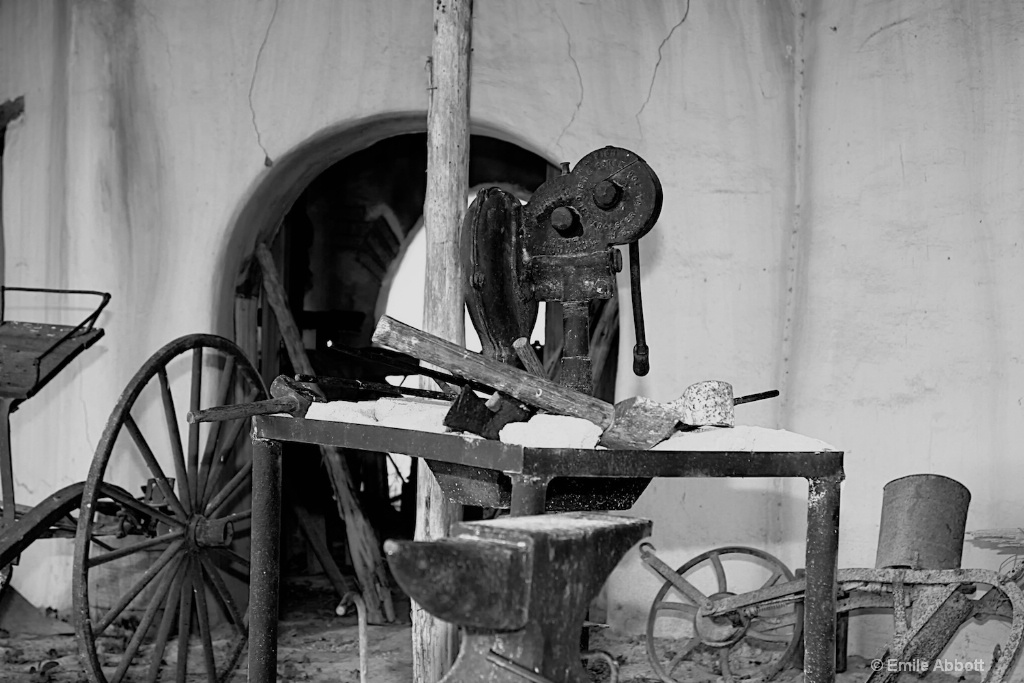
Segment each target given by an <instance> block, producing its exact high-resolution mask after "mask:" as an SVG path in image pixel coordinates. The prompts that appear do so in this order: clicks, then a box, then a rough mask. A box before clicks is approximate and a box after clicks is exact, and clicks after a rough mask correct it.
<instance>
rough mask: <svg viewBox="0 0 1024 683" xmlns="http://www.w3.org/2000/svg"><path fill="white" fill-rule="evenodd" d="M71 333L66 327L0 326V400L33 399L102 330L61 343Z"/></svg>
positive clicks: (101, 332)
mask: <svg viewBox="0 0 1024 683" xmlns="http://www.w3.org/2000/svg"><path fill="white" fill-rule="evenodd" d="M73 329H74V328H73V327H71V326H69V325H48V324H42V323H25V322H14V321H4V322H2V323H0V396H2V397H4V398H18V399H26V398H29V397H31V396H33V395H34V394H35V393H36V392H38V391H39V390H40V389H42V388H43V386H45V385H46V383H47V382H48V381H50V380H51V379H52V378H53V377H54V376H55V375H56V374H57V373H58V372H60V370H61V369H62V368H63V367H64V366H65V365H67V364H68V363H70V362H71V360H72V359H74V358H75V356H77V355H78V354H80V353H81V352H82V351H84V350H85V349H87V348H89V347H90V346H92V345H93V344H95V343H96V342H97V341H98V340H99V338H100V337H102V336H103V330H101V329H98V328H92V329H90V330H83V331H81V332H77V333H75V334H74V335H72V336H70V337H68V338H67V339H64V340H63V341H61V338H62V337H64V336H65V335H66V334H68V333H69V332H71V331H72V330H73ZM58 342H59V343H58Z"/></svg>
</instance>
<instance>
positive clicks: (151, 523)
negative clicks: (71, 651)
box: [74, 334, 266, 683]
mask: <svg viewBox="0 0 1024 683" xmlns="http://www.w3.org/2000/svg"><path fill="white" fill-rule="evenodd" d="M265 397H266V390H265V388H264V384H263V381H262V379H261V378H260V376H259V374H258V373H257V372H256V370H255V369H254V368H253V366H252V364H251V363H250V362H249V361H248V360H247V359H246V358H245V355H244V354H243V353H242V351H241V350H240V349H239V348H238V347H237V346H235V345H234V344H233V343H232V342H230V341H228V340H226V339H223V338H221V337H216V336H213V335H205V334H195V335H189V336H186V337H182V338H180V339H177V340H175V341H173V342H171V343H169V344H167V345H166V346H164V347H163V348H162V349H160V350H159V351H157V353H156V354H154V355H153V357H151V358H150V359H149V360H148V361H146V363H145V364H144V365H143V366H142V368H141V369H140V370H139V371H138V372H137V373H136V374H135V377H133V378H132V380H131V382H129V384H128V386H127V387H126V388H125V390H124V392H123V393H122V394H121V397H120V399H119V401H118V403H117V406H116V407H115V408H114V412H113V413H112V414H111V416H110V418H109V419H108V421H107V426H106V428H105V430H104V432H103V436H102V438H101V439H100V443H99V445H98V446H97V449H96V455H95V457H94V459H93V462H92V466H91V468H90V470H89V478H88V479H87V480H86V482H85V488H84V491H83V494H82V507H81V511H80V514H79V519H78V530H77V535H76V539H75V562H74V602H75V629H76V631H77V634H78V642H79V647H80V649H81V650H82V657H83V659H84V660H85V663H86V669H87V671H88V672H89V674H90V675H91V678H92V680H94V681H96V682H97V683H119V682H120V681H149V682H151V683H155V682H157V681H175V682H176V683H185V681H186V680H187V681H189V682H191V681H209V682H210V683H220V682H222V681H225V680H226V679H227V678H229V677H230V676H231V672H232V670H233V669H234V667H235V665H236V664H237V662H238V660H239V658H240V656H241V653H242V650H243V648H244V647H245V643H246V639H247V619H246V616H245V610H246V607H247V599H248V575H249V525H250V519H251V472H252V459H251V451H250V446H249V438H248V437H249V434H248V424H249V421H248V420H246V419H243V420H233V421H229V422H220V423H210V424H203V425H200V424H187V423H186V420H185V415H186V414H187V412H188V411H190V410H199V409H201V408H208V407H212V406H218V405H231V404H236V403H243V402H249V401H254V400H259V399H262V398H265ZM182 435H184V438H182Z"/></svg>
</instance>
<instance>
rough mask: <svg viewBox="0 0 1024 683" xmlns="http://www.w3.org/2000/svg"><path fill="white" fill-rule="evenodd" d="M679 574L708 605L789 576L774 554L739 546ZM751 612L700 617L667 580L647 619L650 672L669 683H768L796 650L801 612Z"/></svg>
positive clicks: (778, 607) (784, 607) (788, 606)
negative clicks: (751, 682) (707, 682)
mask: <svg viewBox="0 0 1024 683" xmlns="http://www.w3.org/2000/svg"><path fill="white" fill-rule="evenodd" d="M676 573H677V574H679V575H680V576H682V577H684V578H685V579H686V580H687V581H689V582H690V583H691V584H693V585H694V586H695V587H696V588H697V589H698V590H700V591H701V592H702V593H703V594H704V595H706V596H707V597H709V598H711V599H716V598H724V597H727V596H731V595H738V594H741V593H746V592H749V591H753V590H759V589H762V588H768V587H770V586H774V585H776V584H777V583H779V582H785V581H792V580H793V573H792V572H790V571H789V569H788V568H787V567H786V565H784V564H783V563H782V562H780V561H779V560H777V559H776V558H775V557H773V556H772V555H769V554H768V553H766V552H764V551H762V550H758V549H756V548H744V547H739V546H736V547H726V548H717V549H715V550H711V551H708V552H706V553H703V554H701V555H698V556H697V557H695V558H693V559H692V560H690V561H689V562H687V563H686V564H684V565H683V566H682V567H680V568H679V569H677V570H676ZM750 612H751V613H750V614H742V615H741V614H729V615H724V616H721V617H715V618H708V617H703V616H699V615H698V613H697V605H696V604H694V603H693V601H692V600H690V599H689V598H688V597H686V596H685V595H683V594H682V593H681V592H680V591H679V590H678V589H677V588H676V587H675V586H673V585H672V583H671V582H669V581H666V582H665V585H663V586H662V587H661V590H659V591H658V594H657V596H655V598H654V603H653V604H652V605H651V611H650V612H649V613H648V615H647V656H648V657H649V659H650V662H651V667H652V668H653V669H654V672H655V673H656V674H657V675H658V677H659V678H661V680H662V681H665V682H666V683H675V682H681V681H691V680H716V679H718V678H721V679H723V680H725V681H733V680H747V679H759V680H770V679H771V678H772V677H773V676H774V675H775V674H777V673H778V672H779V671H781V670H782V669H783V667H785V666H786V664H788V663H789V662H790V661H791V660H792V658H793V655H794V654H796V651H797V648H798V647H799V646H800V636H801V634H802V633H803V620H802V619H801V614H800V611H799V606H798V605H797V603H796V602H795V601H787V602H779V603H777V604H774V605H756V606H755V607H754V609H751V610H750Z"/></svg>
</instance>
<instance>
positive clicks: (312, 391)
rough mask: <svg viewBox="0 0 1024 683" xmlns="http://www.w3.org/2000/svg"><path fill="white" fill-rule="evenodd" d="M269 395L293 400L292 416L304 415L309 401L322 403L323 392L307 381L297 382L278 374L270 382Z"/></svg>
mask: <svg viewBox="0 0 1024 683" xmlns="http://www.w3.org/2000/svg"><path fill="white" fill-rule="evenodd" d="M270 395H271V396H273V397H274V398H288V399H292V400H294V401H295V406H296V408H295V409H294V410H292V411H290V412H291V414H292V415H293V416H294V417H305V415H306V411H307V410H309V406H310V404H311V403H314V402H316V403H323V402H324V400H325V399H324V398H323V392H321V391H320V389H319V387H317V386H316V385H315V384H311V383H309V382H297V381H295V380H294V379H292V378H291V377H288V376H287V375H278V376H277V377H276V378H274V381H273V382H271V384H270Z"/></svg>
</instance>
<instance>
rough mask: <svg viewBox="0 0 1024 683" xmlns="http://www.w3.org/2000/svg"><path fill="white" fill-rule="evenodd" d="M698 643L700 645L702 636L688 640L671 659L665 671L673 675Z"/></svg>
mask: <svg viewBox="0 0 1024 683" xmlns="http://www.w3.org/2000/svg"><path fill="white" fill-rule="evenodd" d="M698 645H700V636H694V637H692V638H690V639H689V640H688V641H686V644H685V645H683V647H682V648H680V649H679V651H678V652H676V654H675V656H674V657H673V658H672V659H671V660H670V661H669V663H668V666H667V667H666V668H665V673H667V674H668V675H670V676H671V675H672V672H673V671H674V670H675V668H676V667H677V666H679V662H681V661H683V660H684V659H686V658H687V657H688V656H689V655H690V653H691V652H693V651H694V649H696V647H697V646H698Z"/></svg>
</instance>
